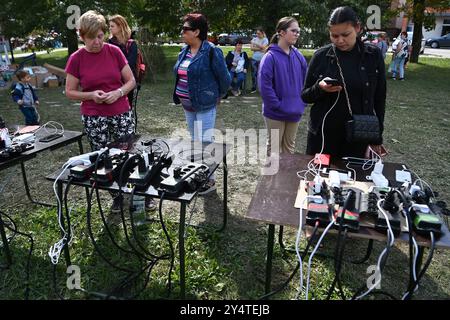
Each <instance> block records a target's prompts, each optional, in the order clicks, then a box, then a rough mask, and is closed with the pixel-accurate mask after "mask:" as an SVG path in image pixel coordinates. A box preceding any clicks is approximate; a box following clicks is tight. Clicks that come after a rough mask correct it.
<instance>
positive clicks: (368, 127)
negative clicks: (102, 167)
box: [345, 114, 381, 145]
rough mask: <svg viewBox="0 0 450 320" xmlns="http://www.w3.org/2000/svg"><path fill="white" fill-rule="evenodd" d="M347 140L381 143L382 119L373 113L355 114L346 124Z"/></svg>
mask: <svg viewBox="0 0 450 320" xmlns="http://www.w3.org/2000/svg"><path fill="white" fill-rule="evenodd" d="M345 131H346V140H347V142H360V143H367V144H375V145H377V144H381V132H380V121H379V120H378V117H377V116H376V115H373V114H354V115H352V120H349V121H347V123H346V124H345Z"/></svg>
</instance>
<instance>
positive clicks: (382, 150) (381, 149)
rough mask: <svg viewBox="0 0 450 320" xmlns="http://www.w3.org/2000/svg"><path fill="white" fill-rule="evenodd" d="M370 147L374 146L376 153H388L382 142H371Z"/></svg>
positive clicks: (380, 154)
mask: <svg viewBox="0 0 450 320" xmlns="http://www.w3.org/2000/svg"><path fill="white" fill-rule="evenodd" d="M370 148H372V150H373V151H375V152H376V154H377V155H379V156H380V157H384V156H386V155H387V154H388V152H387V150H386V148H385V147H384V146H383V145H382V144H379V145H373V144H371V145H370Z"/></svg>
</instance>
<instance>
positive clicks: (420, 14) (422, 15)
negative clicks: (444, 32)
mask: <svg viewBox="0 0 450 320" xmlns="http://www.w3.org/2000/svg"><path fill="white" fill-rule="evenodd" d="M449 7H450V1H448V0H407V1H406V3H405V5H404V6H402V7H400V8H399V9H398V10H397V12H404V13H405V15H406V16H407V17H409V18H411V19H412V20H413V22H414V30H413V39H412V49H413V50H412V52H411V57H410V58H409V61H410V62H413V63H417V62H419V53H420V49H421V46H422V44H421V43H422V37H423V34H422V28H425V29H426V30H432V29H434V28H435V27H436V16H435V13H436V12H439V11H443V10H446V9H449ZM427 9H431V12H427Z"/></svg>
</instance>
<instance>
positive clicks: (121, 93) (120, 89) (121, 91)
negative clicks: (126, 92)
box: [117, 88, 123, 97]
mask: <svg viewBox="0 0 450 320" xmlns="http://www.w3.org/2000/svg"><path fill="white" fill-rule="evenodd" d="M117 90H119V91H120V96H121V97H123V90H122V88H119V89H117Z"/></svg>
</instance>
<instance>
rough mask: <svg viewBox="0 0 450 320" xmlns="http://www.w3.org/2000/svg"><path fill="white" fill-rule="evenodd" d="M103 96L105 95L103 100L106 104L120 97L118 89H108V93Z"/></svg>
mask: <svg viewBox="0 0 450 320" xmlns="http://www.w3.org/2000/svg"><path fill="white" fill-rule="evenodd" d="M103 96H104V97H105V100H104V101H103V102H104V103H106V104H112V103H114V102H116V101H117V100H118V99H119V98H120V97H122V95H121V94H120V91H119V90H114V91H110V92H108V93H105V94H104V95H103Z"/></svg>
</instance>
